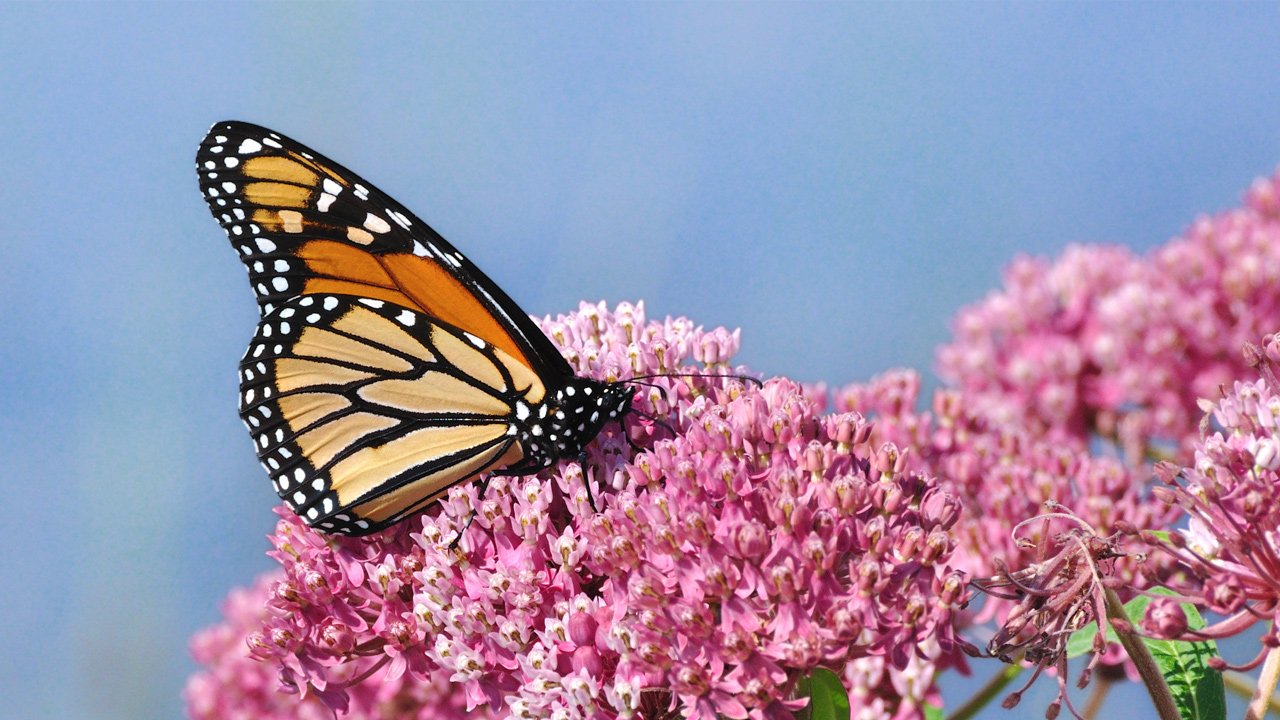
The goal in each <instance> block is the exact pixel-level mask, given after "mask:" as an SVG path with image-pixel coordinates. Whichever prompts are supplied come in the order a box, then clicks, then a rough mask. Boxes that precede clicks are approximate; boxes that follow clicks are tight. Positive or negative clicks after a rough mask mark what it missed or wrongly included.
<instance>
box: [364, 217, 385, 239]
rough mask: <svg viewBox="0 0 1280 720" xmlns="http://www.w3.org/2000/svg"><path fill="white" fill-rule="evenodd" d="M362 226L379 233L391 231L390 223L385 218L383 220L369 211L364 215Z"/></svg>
mask: <svg viewBox="0 0 1280 720" xmlns="http://www.w3.org/2000/svg"><path fill="white" fill-rule="evenodd" d="M364 227H365V229H366V230H372V231H373V232H376V233H378V234H379V235H381V234H383V233H389V232H391V225H389V224H388V223H387V221H386V220H383V219H382V218H380V217H378V216H377V215H374V214H373V213H369V214H368V215H366V216H365V219H364Z"/></svg>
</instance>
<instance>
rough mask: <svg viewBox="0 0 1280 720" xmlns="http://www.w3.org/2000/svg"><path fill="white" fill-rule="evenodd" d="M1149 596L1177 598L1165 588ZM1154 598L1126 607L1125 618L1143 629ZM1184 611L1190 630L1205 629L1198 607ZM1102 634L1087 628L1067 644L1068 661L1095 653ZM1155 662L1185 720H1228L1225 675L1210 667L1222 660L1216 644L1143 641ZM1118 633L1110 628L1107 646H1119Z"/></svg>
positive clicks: (1142, 597)
mask: <svg viewBox="0 0 1280 720" xmlns="http://www.w3.org/2000/svg"><path fill="white" fill-rule="evenodd" d="M1149 592H1151V593H1152V594H1154V595H1167V596H1168V595H1176V594H1177V593H1174V592H1171V591H1169V590H1166V589H1164V588H1153V589H1151V590H1150V591H1149ZM1150 604H1151V598H1149V597H1147V596H1145V595H1139V596H1138V597H1136V598H1134V599H1132V600H1130V601H1129V602H1127V603H1125V604H1124V611H1125V614H1126V615H1128V616H1129V621H1130V622H1132V623H1133V625H1134V627H1140V624H1141V623H1142V616H1143V615H1144V614H1145V613H1146V612H1147V606H1148V605H1150ZM1182 610H1183V612H1185V613H1186V614H1187V627H1188V628H1190V629H1192V630H1199V629H1200V628H1203V627H1204V626H1205V622H1204V618H1202V617H1200V613H1199V612H1197V611H1196V608H1195V606H1194V605H1191V604H1189V603H1182ZM1097 634H1098V626H1097V624H1096V623H1095V624H1093V625H1090V626H1089V627H1087V628H1084V629H1082V630H1080V631H1078V632H1076V633H1075V634H1074V635H1072V636H1071V639H1070V640H1068V641H1067V657H1072V658H1074V657H1079V656H1080V655H1084V654H1086V653H1088V652H1090V651H1091V650H1092V649H1093V638H1094V636H1095V635H1097ZM1140 639H1141V640H1142V641H1143V642H1144V643H1146V645H1147V649H1148V650H1150V651H1151V656H1152V657H1153V658H1155V661H1156V666H1157V667H1159V668H1160V674H1161V675H1164V680H1165V682H1166V683H1168V684H1169V690H1170V692H1172V693H1173V699H1174V701H1175V702H1176V703H1178V711H1179V712H1180V713H1181V714H1182V717H1183V719H1184V720H1225V718H1226V716H1227V699H1226V695H1227V693H1226V688H1225V687H1224V686H1223V683H1222V673H1220V672H1218V671H1217V670H1214V669H1213V668H1211V667H1209V664H1208V663H1209V658H1212V657H1217V656H1218V645H1217V643H1215V642H1213V641H1212V640H1206V641H1203V642H1178V641H1173V640H1152V639H1150V638H1140ZM1119 641H1120V639H1119V638H1118V637H1117V636H1116V631H1115V630H1114V629H1112V628H1111V627H1110V626H1108V627H1107V642H1119Z"/></svg>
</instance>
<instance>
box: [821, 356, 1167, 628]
mask: <svg viewBox="0 0 1280 720" xmlns="http://www.w3.org/2000/svg"><path fill="white" fill-rule="evenodd" d="M919 392H920V377H919V375H917V374H916V373H914V372H912V371H906V370H899V371H892V372H889V373H886V374H885V375H883V376H881V377H878V378H875V379H873V380H872V381H871V382H870V383H867V384H865V385H864V384H853V385H850V386H848V387H845V388H843V389H841V390H840V391H838V392H837V393H836V398H835V405H836V409H837V410H844V411H852V412H858V413H862V414H864V415H866V416H867V417H869V418H871V419H873V420H874V421H875V425H874V430H873V431H872V435H871V439H870V442H871V444H872V445H876V444H880V443H892V444H894V445H895V446H897V447H901V448H903V449H904V450H906V451H909V452H908V453H907V459H906V464H907V467H908V468H911V469H914V470H916V471H918V472H921V473H925V474H928V475H932V476H935V477H937V478H938V481H939V490H941V491H945V492H947V493H950V494H952V495H954V496H956V497H958V498H960V499H961V501H962V506H963V508H964V512H963V513H960V514H958V515H957V516H956V517H954V518H951V519H950V520H949V522H951V523H954V526H950V529H949V532H950V534H951V536H952V537H953V538H954V542H955V546H956V547H955V553H954V555H953V556H952V560H951V563H952V564H953V565H954V566H956V567H958V568H961V569H963V570H964V571H966V572H967V573H969V574H970V575H971V576H973V577H989V576H992V575H995V574H997V573H998V572H1001V571H1002V570H1001V565H1007V566H1008V567H1010V568H1015V569H1017V568H1023V567H1027V566H1028V565H1029V564H1032V563H1034V562H1035V561H1036V560H1035V556H1036V549H1035V548H1036V546H1035V543H1034V542H1032V543H1031V544H1030V545H1028V544H1025V543H1022V542H1019V540H1018V537H1017V536H1016V535H1017V534H1016V533H1015V529H1016V528H1018V527H1019V525H1020V524H1021V523H1023V521H1025V520H1027V519H1028V518H1032V517H1035V516H1037V515H1039V514H1040V513H1041V512H1042V511H1043V508H1044V506H1045V505H1046V504H1047V503H1055V504H1057V505H1059V506H1061V507H1063V508H1066V509H1067V510H1068V511H1070V512H1071V513H1073V514H1074V515H1075V516H1077V517H1078V518H1080V520H1081V521H1082V522H1084V523H1086V524H1087V525H1088V526H1089V527H1091V528H1094V530H1095V532H1096V533H1098V534H1100V535H1103V536H1109V535H1112V534H1113V533H1115V532H1116V531H1117V530H1118V529H1119V528H1120V527H1122V526H1124V525H1123V524H1124V523H1128V525H1131V526H1134V527H1140V528H1156V527H1166V526H1167V525H1168V524H1170V523H1171V522H1172V521H1173V520H1174V519H1175V518H1177V517H1178V515H1179V510H1178V509H1177V508H1171V507H1169V506H1168V505H1166V504H1164V503H1162V502H1160V501H1159V500H1157V499H1156V498H1155V497H1153V496H1152V495H1151V494H1150V493H1149V492H1148V491H1147V490H1146V488H1145V484H1144V482H1143V477H1144V473H1143V471H1142V470H1139V469H1134V468H1131V467H1129V466H1127V465H1126V464H1124V463H1122V462H1121V461H1120V460H1118V459H1116V458H1112V457H1105V456H1093V455H1090V454H1089V453H1088V450H1087V448H1084V447H1081V446H1080V445H1079V444H1078V443H1076V442H1073V441H1072V439H1071V438H1064V437H1061V436H1060V435H1057V434H1051V435H1050V436H1047V437H1037V436H1035V435H1034V434H1032V433H1031V432H1029V431H1027V430H1026V429H1024V428H1020V427H1018V426H1016V425H1011V424H1002V423H1000V422H997V421H996V420H994V419H992V418H990V417H988V416H987V415H986V414H984V412H983V411H982V410H981V409H980V408H981V403H977V402H973V401H971V400H970V399H969V396H968V395H967V394H966V393H964V392H961V391H955V390H939V391H937V392H936V393H935V394H934V397H933V403H932V410H931V411H928V412H923V411H917V410H916V405H917V403H918V395H919ZM928 507H929V504H928V503H927V502H926V509H928ZM941 511H951V506H946V507H944V508H940V510H939V512H941ZM1031 532H1032V533H1033V534H1034V532H1036V529H1035V528H1032V529H1031ZM1117 542H1118V541H1117ZM1125 547H1126V549H1128V550H1130V551H1139V550H1141V549H1143V547H1142V545H1141V543H1137V542H1133V541H1129V542H1128V545H1126V546H1125ZM1168 564H1169V563H1167V562H1166V563H1165V565H1168ZM1140 567H1141V566H1140V563H1139V562H1137V561H1136V558H1131V557H1128V556H1123V557H1120V558H1117V559H1116V560H1115V561H1114V565H1113V567H1112V568H1111V574H1113V575H1115V576H1116V577H1118V578H1120V579H1122V580H1124V581H1125V582H1127V583H1131V584H1138V585H1142V584H1144V583H1145V582H1146V581H1145V580H1144V579H1143V577H1142V575H1141V574H1140ZM1010 609H1011V605H1010V604H1009V603H1007V602H1005V601H1004V600H1002V599H1000V598H988V599H987V601H986V603H985V605H984V606H983V612H982V613H981V614H980V615H979V616H977V617H976V618H973V619H972V620H973V621H975V622H982V621H985V620H987V619H991V618H994V619H996V620H997V621H1000V622H1003V621H1004V619H1005V615H1006V613H1007V612H1008V611H1009V610H1010ZM1116 652H1118V650H1117V651H1116Z"/></svg>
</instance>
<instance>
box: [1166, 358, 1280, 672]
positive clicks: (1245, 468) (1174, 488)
mask: <svg viewBox="0 0 1280 720" xmlns="http://www.w3.org/2000/svg"><path fill="white" fill-rule="evenodd" d="M1252 354H1253V357H1254V359H1255V360H1256V361H1257V362H1258V364H1259V365H1260V366H1261V369H1262V371H1263V377H1262V379H1259V380H1257V381H1254V382H1236V384H1235V386H1234V388H1233V389H1232V390H1231V391H1230V392H1228V393H1227V394H1226V396H1225V397H1223V398H1221V399H1220V400H1218V401H1216V402H1209V401H1205V403H1204V406H1205V411H1206V413H1207V414H1208V415H1209V416H1210V417H1212V419H1213V421H1214V422H1215V423H1216V424H1217V426H1218V427H1219V428H1220V429H1219V430H1218V431H1217V432H1213V433H1210V434H1208V435H1206V436H1205V437H1204V438H1203V439H1201V440H1200V441H1199V442H1197V443H1196V447H1195V451H1196V452H1195V462H1194V464H1193V465H1191V466H1190V467H1187V468H1185V469H1182V470H1179V469H1178V468H1177V467H1176V466H1175V465H1173V464H1171V463H1163V464H1162V465H1161V466H1160V467H1159V468H1158V469H1157V475H1158V476H1159V477H1160V479H1161V480H1162V481H1164V482H1165V483H1166V484H1167V486H1168V487H1167V488H1159V490H1160V491H1162V492H1161V496H1162V497H1163V498H1164V499H1165V500H1166V501H1167V502H1169V503H1170V504H1171V505H1176V506H1178V507H1181V508H1182V509H1183V510H1185V511H1186V512H1187V514H1188V515H1190V516H1191V522H1190V527H1189V529H1187V530H1185V531H1182V532H1173V533H1165V534H1161V535H1157V534H1155V533H1152V532H1149V531H1145V530H1144V531H1142V532H1141V535H1142V536H1143V537H1144V539H1146V540H1148V541H1149V542H1151V543H1153V544H1155V545H1157V546H1159V547H1161V548H1162V549H1163V550H1165V551H1166V552H1167V553H1168V554H1169V555H1171V556H1173V557H1175V558H1177V559H1178V560H1179V561H1180V562H1182V563H1183V564H1184V565H1185V566H1186V567H1187V568H1189V569H1190V571H1191V573H1192V574H1193V575H1194V578H1195V579H1196V580H1197V581H1198V582H1197V583H1195V584H1183V586H1182V587H1180V588H1179V590H1181V591H1182V592H1183V597H1181V598H1178V599H1170V598H1165V597H1158V598H1155V599H1154V600H1153V601H1152V603H1151V605H1149V606H1148V612H1147V616H1146V618H1145V619H1144V629H1145V630H1147V631H1148V632H1150V633H1151V634H1153V635H1156V636H1159V637H1170V638H1178V639H1187V640H1198V639H1204V638H1224V637H1228V636H1231V635H1235V634H1238V633H1240V632H1242V631H1244V630H1245V629H1247V628H1249V627H1250V626H1252V625H1253V624H1254V623H1256V622H1257V621H1259V620H1263V621H1267V620H1269V621H1271V624H1270V626H1269V627H1268V628H1267V629H1266V630H1265V631H1264V633H1263V637H1262V644H1263V648H1262V650H1261V652H1260V653H1259V654H1258V656H1257V658H1255V659H1254V660H1253V661H1252V662H1249V663H1246V664H1245V666H1244V667H1243V668H1241V669H1251V668H1253V667H1256V666H1257V665H1258V664H1259V663H1261V662H1262V660H1263V658H1264V657H1265V655H1266V654H1267V653H1268V652H1270V650H1271V649H1272V648H1275V647H1280V630H1278V629H1277V621H1280V383H1277V381H1276V375H1275V371H1276V368H1277V367H1278V363H1280V339H1277V338H1276V337H1275V336H1272V337H1270V338H1268V342H1267V344H1266V349H1265V351H1258V350H1256V349H1255V350H1254V352H1253V353H1252ZM1179 480H1181V482H1179ZM1187 600H1190V601H1191V602H1194V603H1196V604H1197V605H1200V606H1201V607H1206V608H1208V609H1209V610H1211V611H1213V612H1215V613H1217V614H1219V615H1221V616H1223V617H1224V619H1223V620H1221V621H1219V622H1217V623H1215V624H1213V625H1210V626H1209V627H1207V628H1204V629H1202V630H1199V631H1189V630H1188V629H1187V618H1186V616H1185V614H1184V613H1183V612H1182V609H1181V607H1180V606H1179V601H1187Z"/></svg>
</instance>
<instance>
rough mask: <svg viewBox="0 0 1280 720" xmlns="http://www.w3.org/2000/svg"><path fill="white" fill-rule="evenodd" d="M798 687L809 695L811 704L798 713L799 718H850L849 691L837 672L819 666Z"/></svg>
mask: <svg viewBox="0 0 1280 720" xmlns="http://www.w3.org/2000/svg"><path fill="white" fill-rule="evenodd" d="M798 689H799V691H800V694H801V695H807V696H808V697H809V705H808V707H806V708H804V710H801V711H800V712H798V713H796V718H797V720H849V691H847V690H845V689H844V683H842V682H840V678H839V677H838V676H837V675H836V674H835V673H833V672H831V671H830V670H828V669H826V668H818V669H816V670H814V671H813V674H812V675H810V676H809V677H807V678H804V679H803V680H801V681H800V683H799V687H798ZM806 710H807V711H808V712H807V713H806V712H805V711H806Z"/></svg>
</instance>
